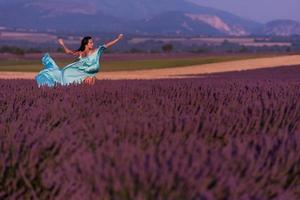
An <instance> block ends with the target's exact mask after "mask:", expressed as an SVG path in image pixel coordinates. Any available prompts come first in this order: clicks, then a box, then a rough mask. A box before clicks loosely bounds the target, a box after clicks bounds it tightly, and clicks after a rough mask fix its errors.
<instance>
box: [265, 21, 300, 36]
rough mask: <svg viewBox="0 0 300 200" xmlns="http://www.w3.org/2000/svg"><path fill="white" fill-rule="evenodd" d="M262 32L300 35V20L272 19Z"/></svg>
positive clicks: (279, 34)
mask: <svg viewBox="0 0 300 200" xmlns="http://www.w3.org/2000/svg"><path fill="white" fill-rule="evenodd" d="M262 34H265V35H277V36H289V35H300V22H298V21H294V20H275V21H271V22H269V23H267V24H266V25H265V26H264V27H263V29H262Z"/></svg>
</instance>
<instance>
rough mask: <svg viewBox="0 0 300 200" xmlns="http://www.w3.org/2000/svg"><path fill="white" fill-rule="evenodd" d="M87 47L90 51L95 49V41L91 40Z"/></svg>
mask: <svg viewBox="0 0 300 200" xmlns="http://www.w3.org/2000/svg"><path fill="white" fill-rule="evenodd" d="M86 47H87V48H88V49H93V47H94V42H93V39H89V42H88V43H87V45H86Z"/></svg>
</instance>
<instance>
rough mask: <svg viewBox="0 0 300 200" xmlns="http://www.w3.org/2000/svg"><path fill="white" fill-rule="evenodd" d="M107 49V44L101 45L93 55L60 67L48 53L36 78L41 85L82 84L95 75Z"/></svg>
mask: <svg viewBox="0 0 300 200" xmlns="http://www.w3.org/2000/svg"><path fill="white" fill-rule="evenodd" d="M105 49H106V47H105V45H101V46H100V47H99V48H98V49H97V50H96V51H95V52H94V53H92V54H91V55H89V56H87V57H84V58H81V57H79V60H78V61H76V62H74V63H71V64H69V65H67V66H65V67H63V68H61V69H60V68H59V67H58V66H57V65H56V63H55V61H54V60H53V59H52V58H51V57H50V55H49V54H48V53H46V54H45V55H44V56H43V58H42V63H43V65H44V69H43V70H42V71H40V72H39V73H38V74H37V75H36V77H35V80H36V82H37V84H38V86H39V87H41V86H44V85H46V86H49V87H53V86H55V85H58V84H60V85H69V84H71V83H77V84H80V83H82V81H83V80H84V79H85V78H87V77H93V76H95V75H96V74H97V72H98V71H99V69H100V64H99V60H100V58H101V55H102V53H103V51H104V50H105Z"/></svg>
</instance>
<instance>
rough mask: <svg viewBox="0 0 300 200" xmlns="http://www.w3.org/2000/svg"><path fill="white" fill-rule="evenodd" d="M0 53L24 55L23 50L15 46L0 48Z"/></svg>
mask: <svg viewBox="0 0 300 200" xmlns="http://www.w3.org/2000/svg"><path fill="white" fill-rule="evenodd" d="M0 53H12V54H16V55H24V54H25V50H24V49H22V48H20V47H15V46H2V47H1V48H0Z"/></svg>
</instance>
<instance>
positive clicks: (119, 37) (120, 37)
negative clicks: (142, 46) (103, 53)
mask: <svg viewBox="0 0 300 200" xmlns="http://www.w3.org/2000/svg"><path fill="white" fill-rule="evenodd" d="M123 37H124V35H123V34H119V35H118V37H117V38H116V39H114V40H112V41H110V42H108V43H106V44H105V45H104V46H105V47H106V48H109V47H111V46H113V45H115V44H116V43H117V42H119V41H120V40H121V39H122V38H123Z"/></svg>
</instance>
